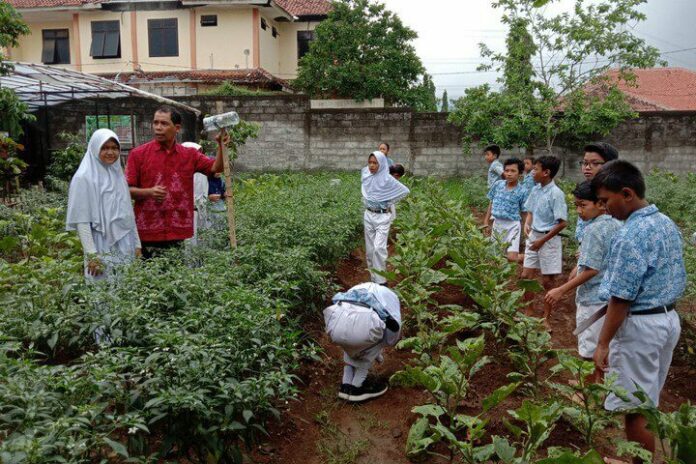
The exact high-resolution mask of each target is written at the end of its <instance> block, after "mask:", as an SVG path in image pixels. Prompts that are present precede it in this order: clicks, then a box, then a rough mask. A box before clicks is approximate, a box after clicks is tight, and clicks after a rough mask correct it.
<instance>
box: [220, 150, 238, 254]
mask: <svg viewBox="0 0 696 464" xmlns="http://www.w3.org/2000/svg"><path fill="white" fill-rule="evenodd" d="M232 151H233V153H232V157H233V158H234V157H235V155H236V151H237V148H236V147H234V146H233V147H232ZM222 161H223V165H224V167H225V171H224V172H225V185H226V186H227V187H226V189H225V203H226V204H227V227H228V228H229V230H230V247H232V249H233V250H236V249H237V226H236V224H235V221H234V188H233V186H232V168H233V165H232V163H231V161H230V158H229V156H227V147H226V146H225V145H224V144H223V148H222Z"/></svg>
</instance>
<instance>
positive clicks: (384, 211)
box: [362, 151, 409, 285]
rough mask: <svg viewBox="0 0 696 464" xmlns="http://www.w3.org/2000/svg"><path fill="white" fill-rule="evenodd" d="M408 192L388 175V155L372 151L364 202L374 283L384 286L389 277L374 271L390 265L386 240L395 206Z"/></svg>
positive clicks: (364, 176)
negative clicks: (393, 206) (388, 263)
mask: <svg viewBox="0 0 696 464" xmlns="http://www.w3.org/2000/svg"><path fill="white" fill-rule="evenodd" d="M408 194H409V190H408V187H406V186H405V185H403V184H402V183H401V182H399V181H398V180H396V179H394V177H392V176H391V174H389V165H388V163H387V157H386V156H384V153H382V152H381V151H376V152H374V153H372V154H371V155H370V156H369V157H368V159H367V166H366V167H364V168H363V169H362V196H363V204H364V205H365V214H364V223H365V255H366V260H367V267H368V268H369V269H370V277H371V280H372V282H375V283H378V284H382V285H385V284H386V282H387V279H385V278H384V277H382V276H380V275H377V274H376V273H374V272H372V269H376V270H380V271H383V270H385V269H386V268H387V256H388V253H387V240H388V238H389V228H390V227H391V223H392V221H393V219H394V218H393V213H392V208H391V207H392V205H394V204H395V203H397V202H398V201H399V200H401V199H403V198H404V197H406V196H407V195H408Z"/></svg>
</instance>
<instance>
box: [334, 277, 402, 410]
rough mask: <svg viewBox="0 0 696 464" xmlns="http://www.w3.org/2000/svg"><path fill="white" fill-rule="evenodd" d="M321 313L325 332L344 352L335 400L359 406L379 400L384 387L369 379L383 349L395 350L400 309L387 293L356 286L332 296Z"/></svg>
mask: <svg viewBox="0 0 696 464" xmlns="http://www.w3.org/2000/svg"><path fill="white" fill-rule="evenodd" d="M332 301H333V303H334V304H333V305H331V306H329V307H328V308H326V309H325V310H324V321H325V323H326V332H327V334H328V335H329V337H330V338H331V341H332V342H334V343H335V344H337V345H339V346H340V347H341V348H343V361H344V362H345V366H344V368H343V380H342V381H341V387H340V389H339V391H338V397H339V398H341V399H344V400H346V401H349V402H351V403H358V402H361V401H365V400H369V399H371V398H377V397H378V396H382V395H383V394H384V393H385V392H386V391H387V383H386V382H384V381H380V380H376V379H372V378H368V377H367V374H368V371H369V369H370V367H372V365H373V363H374V362H375V361H377V362H382V361H383V358H382V349H383V348H384V347H385V346H394V345H396V342H398V341H399V337H400V335H401V305H400V303H399V299H398V297H397V296H396V294H395V293H394V292H393V291H391V290H390V289H388V288H386V287H384V286H381V285H378V284H375V283H364V284H359V285H356V286H355V287H353V288H351V289H350V290H348V291H347V292H345V293H337V294H336V295H334V297H333V299H332Z"/></svg>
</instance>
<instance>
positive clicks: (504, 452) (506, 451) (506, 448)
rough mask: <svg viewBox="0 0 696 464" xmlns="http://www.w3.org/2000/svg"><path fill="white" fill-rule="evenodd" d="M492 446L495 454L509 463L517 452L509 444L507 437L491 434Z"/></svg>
mask: <svg viewBox="0 0 696 464" xmlns="http://www.w3.org/2000/svg"><path fill="white" fill-rule="evenodd" d="M493 447H494V448H495V454H496V456H498V458H500V460H502V461H503V462H504V463H511V462H512V460H513V459H514V458H515V454H517V449H516V448H515V447H514V446H512V445H511V444H510V442H509V441H508V440H507V438H504V437H499V436H497V435H493Z"/></svg>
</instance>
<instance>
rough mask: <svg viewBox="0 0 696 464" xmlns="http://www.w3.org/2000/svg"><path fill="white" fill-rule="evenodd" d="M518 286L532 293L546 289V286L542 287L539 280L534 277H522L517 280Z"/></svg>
mask: <svg viewBox="0 0 696 464" xmlns="http://www.w3.org/2000/svg"><path fill="white" fill-rule="evenodd" d="M517 286H518V287H519V288H521V289H522V290H524V291H527V292H532V293H539V292H543V291H544V287H542V285H541V284H540V283H539V281H538V280H534V279H520V280H518V281H517Z"/></svg>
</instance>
